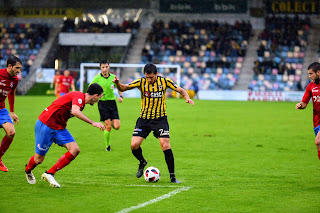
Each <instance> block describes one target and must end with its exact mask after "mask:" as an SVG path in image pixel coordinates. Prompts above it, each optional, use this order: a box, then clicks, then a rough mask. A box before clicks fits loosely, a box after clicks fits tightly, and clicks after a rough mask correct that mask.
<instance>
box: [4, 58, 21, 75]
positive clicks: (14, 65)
mask: <svg viewBox="0 0 320 213" xmlns="http://www.w3.org/2000/svg"><path fill="white" fill-rule="evenodd" d="M6 65H7V70H8V72H9V74H10V75H11V76H17V75H18V74H19V72H21V68H22V62H21V60H20V58H18V57H17V56H14V55H11V56H9V58H8V59H7V64H6Z"/></svg>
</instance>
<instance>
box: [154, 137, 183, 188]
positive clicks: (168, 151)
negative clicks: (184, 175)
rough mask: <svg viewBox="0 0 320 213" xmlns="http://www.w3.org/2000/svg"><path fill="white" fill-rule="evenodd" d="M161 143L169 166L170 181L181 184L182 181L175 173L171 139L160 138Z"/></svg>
mask: <svg viewBox="0 0 320 213" xmlns="http://www.w3.org/2000/svg"><path fill="white" fill-rule="evenodd" d="M159 141H160V145H161V148H162V151H163V154H164V157H165V160H166V163H167V166H168V170H169V174H170V180H171V182H172V183H180V181H178V180H177V179H176V175H175V171H174V157H173V153H172V149H171V146H170V138H159Z"/></svg>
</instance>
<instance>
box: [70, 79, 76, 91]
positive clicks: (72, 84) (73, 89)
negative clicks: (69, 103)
mask: <svg viewBox="0 0 320 213" xmlns="http://www.w3.org/2000/svg"><path fill="white" fill-rule="evenodd" d="M71 91H72V92H74V91H76V89H75V87H74V81H73V80H72V83H71Z"/></svg>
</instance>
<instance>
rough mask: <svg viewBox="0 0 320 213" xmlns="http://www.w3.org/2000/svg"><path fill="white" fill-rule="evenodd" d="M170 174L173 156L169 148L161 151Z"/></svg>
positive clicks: (172, 168)
mask: <svg viewBox="0 0 320 213" xmlns="http://www.w3.org/2000/svg"><path fill="white" fill-rule="evenodd" d="M163 153H164V157H165V159H166V163H167V166H168V170H169V173H170V175H171V174H174V157H173V153H172V150H171V149H167V150H164V151H163Z"/></svg>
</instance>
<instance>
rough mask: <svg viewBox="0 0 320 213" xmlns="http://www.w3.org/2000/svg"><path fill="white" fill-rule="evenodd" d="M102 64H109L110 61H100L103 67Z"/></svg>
mask: <svg viewBox="0 0 320 213" xmlns="http://www.w3.org/2000/svg"><path fill="white" fill-rule="evenodd" d="M101 64H109V61H108V60H102V61H100V66H101Z"/></svg>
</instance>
